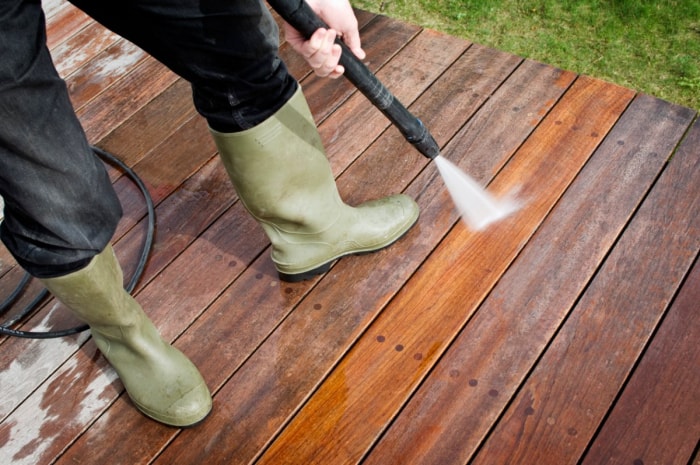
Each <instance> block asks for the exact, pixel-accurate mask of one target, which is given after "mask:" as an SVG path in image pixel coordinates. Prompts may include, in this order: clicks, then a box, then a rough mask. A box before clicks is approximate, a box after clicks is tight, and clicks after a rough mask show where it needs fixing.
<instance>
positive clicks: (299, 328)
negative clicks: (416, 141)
mask: <svg viewBox="0 0 700 465" xmlns="http://www.w3.org/2000/svg"><path fill="white" fill-rule="evenodd" d="M478 56H480V57H481V64H482V65H484V66H485V67H487V68H488V69H493V70H499V69H500V70H502V73H503V74H502V75H501V76H498V75H496V76H493V75H491V74H489V73H483V74H480V78H481V79H482V80H484V81H487V82H489V83H491V86H492V87H493V88H495V87H497V86H498V85H499V84H500V82H501V81H502V80H503V79H504V78H505V77H506V76H507V75H508V74H509V73H510V72H511V71H512V69H513V67H514V66H516V65H517V63H518V62H519V60H518V59H512V57H511V56H509V55H507V54H503V53H500V52H496V51H493V50H492V51H490V52H489V51H487V50H483V51H482V52H481V53H480V54H478ZM494 56H495V57H496V58H494ZM477 61H478V60H477ZM503 61H505V62H508V63H510V67H506V66H504V65H503V64H502V63H503ZM493 62H500V64H499V66H496V65H494V64H493ZM487 64H488V65H490V66H487ZM477 84H482V83H481V82H480V81H478V82H477V83H475V85H477ZM434 87H435V91H440V92H449V91H450V89H449V87H448V86H444V87H443V86H434ZM484 87H485V86H484ZM431 90H432V88H431ZM465 96H468V97H469V98H470V99H471V93H470V94H462V95H461V96H460V97H459V98H463V97H465ZM459 98H457V99H455V100H453V101H452V102H451V103H452V104H456V105H458V106H461V102H460V101H459ZM483 98H484V99H485V98H486V96H484V97H483ZM440 111H442V109H441V108H434V109H433V112H436V113H437V112H440ZM452 124H453V127H454V129H455V130H458V129H459V127H460V124H459V122H453V123H452ZM380 140H381V139H380ZM388 141H390V142H391V143H392V144H394V143H398V144H400V145H403V144H404V143H405V141H403V140H401V141H398V140H395V139H393V138H391V139H388ZM385 142H387V141H383V140H382V141H381V143H378V144H376V146H377V148H376V150H377V151H379V150H381V151H386V152H388V153H395V150H396V148H397V147H396V146H395V145H392V144H389V145H386V144H385ZM366 156H367V155H366ZM363 158H364V157H363ZM419 158H422V157H421V156H420V155H412V157H411V160H417V161H418V162H419V163H423V161H422V160H420V159H419ZM358 168H359V165H358V164H357V163H355V164H353V166H352V168H351V169H350V170H349V171H347V172H346V173H344V174H343V175H342V176H341V177H340V179H339V186H340V188H341V190H345V189H344V188H343V185H344V184H345V183H346V182H348V181H350V180H354V179H356V178H358V177H361V178H369V179H370V180H372V179H374V182H378V183H380V179H381V178H376V177H374V178H373V176H375V173H376V172H378V170H377V169H376V167H373V170H372V171H371V172H367V171H366V170H365V169H362V170H359V171H357V172H356V171H355V170H356V169H358ZM410 179H411V177H409V178H403V177H398V176H392V177H390V178H389V179H382V180H381V183H384V184H383V185H384V188H385V189H390V190H395V189H396V188H398V190H401V186H400V183H406V182H408V181H409V180H410ZM376 188H377V187H374V188H373V189H376ZM370 194H371V193H370ZM356 195H357V193H356ZM446 214H447V215H449V212H447V213H446ZM444 231H445V230H444V229H443V230H442V232H439V231H438V232H437V234H438V236H437V237H435V236H433V237H432V239H431V240H439V237H442V234H444ZM409 236H413V237H415V233H413V234H409ZM409 236H407V238H406V239H408V237H409ZM423 239H424V238H419V241H423ZM408 244H409V243H408V242H407V241H402V242H401V243H400V244H396V245H394V246H393V247H392V248H391V249H389V250H388V251H386V252H380V253H377V254H373V255H370V256H365V257H361V258H360V259H359V260H354V259H353V258H352V257H348V258H345V259H343V260H341V261H340V262H339V263H338V264H337V265H336V266H335V267H334V269H333V272H332V274H331V275H329V276H327V277H325V278H324V279H323V280H321V281H320V282H319V283H318V285H317V286H316V287H315V288H314V289H313V291H312V292H311V293H310V294H308V295H307V296H306V297H305V299H304V300H303V301H302V302H301V303H300V304H299V305H298V306H297V308H296V309H294V311H293V312H292V313H291V314H290V315H289V316H288V317H287V318H286V319H285V320H284V321H283V322H282V323H281V325H280V326H279V327H278V328H277V329H275V330H274V333H272V335H270V337H268V338H267V339H266V340H265V343H264V344H263V345H262V346H261V347H260V348H259V349H258V350H257V351H256V352H255V353H254V354H252V356H251V357H250V358H249V359H248V360H246V362H245V364H244V365H243V366H242V367H241V368H239V369H238V371H236V372H235V374H234V375H233V377H231V378H230V379H229V380H228V381H227V383H226V385H224V386H223V387H222V388H221V390H220V391H219V392H218V393H217V396H216V399H225V401H221V402H217V404H216V407H217V408H216V409H215V411H214V412H213V413H212V416H211V418H210V419H209V420H208V421H207V422H206V423H205V424H203V425H201V426H200V427H199V428H197V429H196V430H187V431H183V432H182V433H181V434H180V435H179V436H178V438H177V439H176V440H175V441H173V442H172V443H171V444H170V445H169V446H168V448H167V449H166V451H165V452H164V453H163V454H162V455H161V456H159V458H158V460H157V462H160V463H171V462H172V461H173V460H189V459H192V460H206V461H212V462H217V461H225V462H230V463H247V462H248V461H249V460H251V459H253V458H254V457H255V456H256V455H257V454H259V453H260V450H261V448H262V447H264V446H265V444H266V443H267V442H268V441H269V440H270V439H271V438H272V437H274V435H275V432H276V429H277V428H279V427H280V426H281V425H283V424H284V422H285V421H286V420H287V418H288V416H289V415H290V414H291V413H292V412H293V411H294V410H295V409H296V408H298V405H299V403H300V402H303V400H304V398H305V397H306V396H307V395H309V393H310V392H313V389H314V386H315V385H316V383H317V382H318V379H319V378H321V377H322V376H323V374H324V373H326V372H327V371H328V369H329V367H331V366H332V365H333V364H334V363H335V361H336V360H337V358H338V357H339V356H341V355H342V353H343V352H344V350H345V348H346V347H347V345H348V344H351V343H352V341H353V340H354V339H355V338H356V337H357V334H358V333H360V332H362V329H363V326H364V325H366V324H367V322H368V321H370V320H371V319H372V318H373V316H374V315H375V314H376V312H377V311H378V309H381V308H382V307H383V306H384V305H385V304H386V302H387V299H389V298H390V297H391V295H392V294H394V293H395V292H396V291H397V290H398V289H399V288H400V287H401V285H402V283H403V282H404V281H405V279H406V278H407V277H408V276H410V274H411V273H412V272H413V270H414V269H415V267H416V266H418V265H419V264H420V263H421V262H422V260H423V259H424V257H425V254H427V253H429V252H430V250H431V249H432V248H433V246H434V243H433V244H428V247H423V248H422V249H421V250H418V249H417V248H415V249H407V246H408ZM414 250H416V252H415V255H414ZM408 255H411V257H410V259H409V257H408ZM397 256H401V257H404V259H403V260H402V261H400V262H397V261H396V257H397ZM392 257H393V259H392ZM397 265H398V266H397ZM251 271H252V270H251ZM260 279H261V280H262V283H261V285H263V286H266V287H267V286H269V285H271V282H270V278H269V277H267V276H266V275H261V276H260ZM338 280H340V281H348V282H352V283H353V284H354V285H355V286H357V287H358V288H359V287H362V288H363V291H362V292H359V291H357V290H354V291H350V292H353V295H356V296H357V298H356V299H352V301H348V299H347V293H348V292H349V291H348V289H347V288H346V287H345V286H338ZM275 281H276V280H275V279H274V278H272V282H275ZM268 283H269V284H268ZM290 288H293V287H290ZM247 292H250V290H248V291H247ZM246 295H247V294H246V293H244V294H242V295H241V296H240V297H239V301H247V297H246ZM267 299H275V300H276V299H278V297H275V296H274V293H273V296H271V297H267V298H266V299H265V300H264V301H262V302H258V306H261V307H262V308H261V309H260V310H261V311H262V310H266V309H267V308H268V307H267ZM275 300H273V302H274V301H275ZM256 308H257V307H256ZM229 311H233V309H231V310H229ZM238 311H248V310H246V308H244V309H240V310H237V311H236V313H237V312H238ZM236 313H233V314H232V315H235V314H236ZM225 315H227V313H224V315H219V317H220V318H225ZM212 316H213V315H212ZM253 317H254V318H255V320H254V321H256V322H257V323H256V324H254V325H252V326H251V327H253V328H257V326H258V325H259V324H261V323H260V322H262V321H266V319H265V317H264V315H261V314H259V313H258V311H256V312H255V315H251V316H249V317H247V318H253ZM273 323H274V322H273ZM218 324H220V325H222V326H224V327H225V326H226V324H225V323H224V322H222V321H219V322H218ZM273 329H274V327H273ZM241 337H245V336H243V335H241ZM300 341H303V343H302V342H300ZM221 343H222V344H226V343H228V342H224V341H222V342H221ZM222 355H224V354H222ZM193 358H194V360H195V362H196V363H197V364H198V365H199V364H200V363H201V364H209V365H211V364H215V367H214V368H213V369H210V368H206V369H205V370H206V372H210V373H213V376H216V377H220V376H222V375H223V374H225V373H220V372H221V371H222V370H221V367H222V363H224V361H225V359H224V358H223V357H221V358H219V359H217V360H213V359H212V358H211V357H210V355H209V353H205V354H202V356H201V358H200V356H198V355H194V357H193ZM280 370H282V371H283V372H284V373H285V375H284V376H283V377H280V375H279V374H280ZM251 409H254V410H255V412H256V413H255V414H252V411H251ZM261 417H265V418H267V420H266V421H265V422H260V421H259V420H258V418H261ZM229 437H236V438H239V439H238V440H237V441H234V442H232V441H228V440H226V439H225V438H229ZM209 443H216V447H214V448H207V447H206V446H205V444H209ZM192 444H202V445H203V448H193V447H192Z"/></svg>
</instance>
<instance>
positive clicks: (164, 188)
mask: <svg viewBox="0 0 700 465" xmlns="http://www.w3.org/2000/svg"><path fill="white" fill-rule="evenodd" d="M374 43H376V41H375V42H374ZM372 44H373V42H372V41H366V42H365V45H366V47H367V50H368V51H370V52H371V51H372V50H373V49H374V48H373V45H372ZM153 63H155V62H153ZM155 66H158V65H155ZM129 76H131V74H130V75H129ZM180 96H181V94H179V93H177V92H176V93H173V95H172V96H171V97H172V98H175V99H176V98H179V97H180ZM100 98H101V99H102V98H106V97H105V96H102V97H100ZM108 101H109V100H108ZM155 103H165V102H163V101H158V102H155ZM166 105H167V103H166ZM143 108H144V109H142V110H139V112H137V113H136V121H139V120H141V119H143V118H148V117H149V116H150V115H151V114H152V111H153V110H149V108H152V105H147V106H146V107H143ZM198 118H199V117H194V118H192V119H190V121H189V122H188V123H187V125H186V126H183V128H180V129H179V130H178V131H177V133H175V134H173V136H172V137H171V138H170V139H168V140H165V141H163V142H162V143H161V144H160V146H158V147H154V148H153V149H151V150H152V151H153V152H154V153H155V155H153V156H148V157H147V159H148V161H145V162H144V164H143V165H141V164H137V165H136V166H132V167H133V168H134V170H135V171H136V172H137V173H138V174H139V175H140V176H141V177H142V178H143V180H144V182H145V183H146V184H147V186H149V188H150V191H151V195H152V197H153V200H154V202H155V203H156V205H158V203H159V202H160V201H161V200H162V199H163V198H164V197H165V196H166V195H169V194H170V192H172V190H173V189H175V188H176V187H177V186H179V185H180V183H181V182H182V181H183V180H184V179H186V178H187V177H188V176H189V173H190V172H192V167H191V166H192V165H191V163H192V162H194V163H195V164H196V165H197V166H198V165H200V164H201V163H202V161H201V160H198V157H199V155H200V154H203V155H204V156H205V159H206V158H209V157H211V155H213V152H214V149H213V142H212V140H211V138H210V137H209V135H208V133H207V132H206V130H205V129H204V128H203V127H202V125H203V124H204V123H203V121H202V120H201V119H198ZM105 127H109V125H106V126H105ZM125 127H126V130H129V129H132V128H133V126H132V125H130V124H126V125H125ZM158 142H160V141H159V140H157V139H156V140H152V139H151V140H150V141H149V142H148V144H149V145H148V146H151V145H152V144H154V143H158ZM144 143H145V142H144ZM148 146H144V145H143V144H141V147H142V148H143V149H144V150H146V149H147V147H148ZM208 147H210V148H211V149H209V148H208ZM114 150H115V151H116V152H117V153H119V147H118V146H114ZM192 154H197V156H198V157H193V156H192ZM183 161H185V162H187V163H188V164H189V165H188V166H190V168H186V167H183V165H182V162H183ZM166 168H167V169H166ZM163 170H165V171H166V172H168V173H170V174H171V175H172V176H174V177H172V176H168V177H164V171H163ZM218 179H221V178H218ZM212 181H215V179H212ZM219 185H220V186H221V185H223V186H225V188H226V189H230V186H229V184H228V182H227V181H224V183H223V184H219ZM211 186H216V184H212V185H211ZM115 187H116V188H117V191H118V193H119V194H120V200H121V201H122V204H123V206H124V209H125V217H124V219H123V220H122V222H120V225H119V229H118V232H117V234H116V237H120V236H121V235H122V234H124V233H125V232H126V231H127V230H129V229H130V228H132V227H133V225H134V223H135V222H136V221H140V220H141V219H142V217H143V215H144V213H145V209H144V205H143V200H142V198H141V193H140V192H139V191H138V190H136V189H135V187H134V186H133V185H132V184H131V182H130V181H129V180H126V179H120V180H119V181H117V185H116V186H115ZM188 192H189V191H188V189H187V188H185V190H184V191H183V194H187V193H188ZM228 192H231V191H230V190H229V191H228ZM198 195H199V196H200V197H201V198H202V199H205V198H207V197H209V198H210V199H214V198H215V196H213V195H212V193H211V192H207V191H206V190H204V191H203V192H200V193H199V194H198ZM229 195H231V194H229ZM178 198H179V197H175V200H177V199H178ZM233 199H234V197H230V201H232V200H233ZM180 200H182V198H180ZM175 204H176V202H173V203H171V204H170V205H175ZM205 205H211V206H217V208H218V207H225V206H226V205H228V204H227V203H225V202H219V203H218V204H217V203H216V202H213V203H210V204H205ZM162 208H167V207H161V208H157V217H158V224H159V231H170V232H174V231H179V232H180V233H179V234H178V235H176V236H174V237H171V238H170V240H168V242H167V244H166V243H161V242H162V239H159V236H158V235H157V236H156V242H155V244H154V247H155V248H157V249H159V250H162V251H166V249H167V251H168V252H169V253H168V254H164V253H161V254H153V255H152V256H151V257H150V259H149V261H148V265H147V268H146V270H145V273H144V277H143V278H142V284H141V286H142V285H143V283H144V282H147V280H148V279H149V276H153V275H152V274H151V272H152V273H154V274H155V273H157V272H158V270H160V269H162V267H163V266H165V265H166V264H167V263H168V262H169V261H170V260H172V258H173V256H174V255H173V254H177V253H179V250H178V249H177V247H178V246H179V247H186V246H187V243H186V242H183V240H182V239H184V238H189V240H190V241H191V240H192V238H194V237H196V235H197V234H198V233H199V232H201V230H200V231H199V232H198V231H191V230H190V231H191V232H189V233H187V234H185V233H184V231H183V227H182V226H181V225H195V224H198V223H197V222H195V221H193V218H188V220H187V221H184V220H182V219H176V220H175V221H173V222H172V223H170V224H171V226H169V225H168V224H167V223H164V214H163V212H162ZM193 208H194V207H193ZM174 209H175V210H177V207H174ZM193 211H197V212H199V213H202V214H205V215H206V214H207V213H206V212H207V211H208V210H207V209H206V208H203V207H196V209H195V210H193ZM166 218H167V217H166ZM141 231H142V229H140V230H138V231H136V233H135V234H134V236H135V237H137V238H139V237H140V235H141V234H142V232H141ZM173 239H174V240H173ZM140 244H141V241H140V240H138V241H135V242H133V243H132V242H129V246H128V247H129V252H128V256H129V257H136V255H137V252H138V251H137V250H135V249H136V248H138V247H140ZM161 257H162V258H161ZM122 263H124V268H125V274H126V275H127V276H129V275H131V271H132V270H131V269H130V267H129V266H128V264H129V263H134V261H133V260H131V261H124V260H122ZM37 325H39V326H38V327H37ZM75 325H76V321H75V319H73V318H72V316H70V315H69V314H68V312H66V311H65V310H63V311H62V312H61V311H59V312H57V311H56V308H54V307H49V308H47V309H46V310H45V311H43V312H40V314H39V315H38V316H37V317H36V318H34V319H32V320H30V321H29V322H28V324H27V328H29V329H31V328H32V327H37V328H47V327H48V328H50V327H54V328H64V327H72V326H75ZM25 329H26V328H25ZM36 330H41V329H36ZM82 342H83V340H82V339H81V343H82ZM23 347H24V345H23V343H22V341H18V340H14V341H13V343H12V348H5V349H6V350H7V352H5V355H7V358H6V359H4V360H6V361H7V363H10V360H14V359H15V358H16V357H20V354H21V353H22V351H23ZM76 349H77V346H70V348H66V350H63V351H61V350H56V351H53V352H50V351H49V352H44V351H42V352H40V353H39V354H38V355H37V357H36V358H35V360H36V364H37V365H39V367H40V368H39V367H37V368H36V369H35V370H34V373H36V374H37V376H38V377H39V378H40V379H44V378H45V377H46V376H47V375H48V374H50V371H49V372H47V371H46V368H47V367H50V366H56V364H58V363H60V362H59V360H65V358H63V357H67V356H69V355H70V354H71V353H73V352H74V351H75V350H76ZM47 357H48V358H49V359H51V358H54V359H55V360H53V362H51V361H49V360H47ZM27 369H31V368H30V367H27ZM35 381H36V379H35ZM29 392H31V386H30V385H29V383H22V385H21V386H20V387H19V388H17V389H15V390H14V391H13V394H12V395H9V394H8V395H7V397H9V398H11V399H13V401H12V403H9V404H8V408H10V406H11V405H17V403H18V402H20V401H21V399H23V396H24V395H26V394H27V393H29ZM12 408H13V407H12ZM10 411H11V408H10Z"/></svg>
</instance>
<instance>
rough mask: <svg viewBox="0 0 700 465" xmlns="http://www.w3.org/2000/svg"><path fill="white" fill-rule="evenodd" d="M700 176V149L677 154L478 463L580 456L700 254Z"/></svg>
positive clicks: (570, 459) (571, 459)
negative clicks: (699, 193) (699, 190)
mask: <svg viewBox="0 0 700 465" xmlns="http://www.w3.org/2000/svg"><path fill="white" fill-rule="evenodd" d="M686 111H687V112H688V113H690V110H687V109H686ZM698 185H700V157H697V155H696V154H694V155H693V156H690V154H688V153H687V152H686V153H685V154H682V153H681V154H679V153H677V154H676V155H675V156H674V157H673V158H672V159H671V162H670V164H669V165H668V166H667V167H666V169H665V170H664V172H663V173H662V175H661V177H660V179H659V180H658V182H657V183H656V184H655V185H654V188H653V190H652V191H651V193H650V194H649V195H648V196H647V198H646V199H645V201H644V203H643V204H642V206H641V207H640V210H639V211H638V212H637V213H636V214H635V216H634V217H633V219H632V222H631V223H630V225H629V226H628V227H627V228H626V230H625V232H624V234H623V235H622V237H621V238H620V240H619V241H618V242H617V244H616V245H615V247H614V248H613V250H612V251H611V253H610V255H609V256H608V257H607V259H606V260H605V262H604V264H603V266H602V268H601V269H600V271H599V272H598V274H597V275H596V278H595V279H594V280H593V282H592V283H591V285H590V286H589V287H588V289H587V290H586V292H585V294H584V295H583V296H582V298H581V300H580V301H579V302H578V304H577V305H576V307H575V308H574V310H573V311H572V313H571V315H570V316H569V318H568V319H567V320H566V323H565V324H564V326H563V327H562V329H561V330H560V331H559V332H558V333H557V336H556V338H555V339H554V341H553V342H552V344H551V345H550V346H549V347H548V349H547V351H546V352H545V354H544V355H543V357H542V358H541V360H540V361H539V362H538V364H537V366H536V367H535V369H534V371H533V373H532V374H531V375H530V376H529V378H528V379H527V381H526V382H525V383H524V384H523V385H522V386H521V388H520V391H519V393H518V395H517V396H516V397H515V398H514V399H513V401H512V403H511V405H510V407H509V408H508V410H507V411H506V413H505V415H504V417H503V418H501V420H500V421H499V423H498V425H497V427H496V428H495V430H494V431H493V433H492V434H491V435H490V436H489V437H488V439H487V441H486V442H485V444H484V446H483V447H482V449H480V451H479V453H478V455H477V456H476V460H475V461H474V463H475V464H494V463H514V462H521V463H542V462H543V461H545V460H547V461H553V462H555V463H559V464H566V463H576V462H577V461H578V460H579V458H580V456H581V455H582V454H583V453H584V451H585V448H586V446H587V444H588V442H589V441H590V440H591V438H592V437H593V434H594V433H595V431H596V429H597V428H598V427H599V425H600V423H601V422H602V421H603V420H604V417H605V415H606V413H607V412H608V410H609V408H610V406H611V404H612V403H613V402H614V400H615V398H616V396H617V393H618V392H619V391H620V389H621V388H622V387H623V384H624V382H625V381H626V378H627V376H628V375H629V373H630V371H631V370H632V369H633V367H634V365H635V363H636V361H637V359H638V358H639V356H640V355H641V353H642V350H643V348H644V346H645V345H646V344H647V342H648V341H649V338H650V337H651V336H652V334H653V332H654V330H655V328H656V326H657V325H658V323H659V320H660V318H661V317H662V316H663V313H664V311H665V310H666V308H667V306H668V305H669V303H670V300H671V299H672V298H673V296H674V294H675V292H676V290H677V289H678V286H679V285H680V284H681V280H682V278H683V277H684V276H685V274H686V272H687V270H688V269H689V268H690V266H691V264H692V262H693V260H694V259H695V257H696V255H697V254H698V249H700V216H699V215H688V212H693V211H698V210H699V209H700V198H698V196H697V195H695V193H694V189H695V188H696V186H698ZM660 212H663V213H662V214H661V213H660ZM659 250H663V253H661V254H660V253H658V251H659ZM650 283H653V285H650ZM553 422H554V423H553Z"/></svg>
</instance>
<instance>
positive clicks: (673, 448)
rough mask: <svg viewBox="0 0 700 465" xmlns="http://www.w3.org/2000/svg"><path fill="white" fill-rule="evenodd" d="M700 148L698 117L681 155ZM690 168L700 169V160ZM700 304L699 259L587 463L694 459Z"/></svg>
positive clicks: (698, 425)
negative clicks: (699, 167) (699, 162)
mask: <svg viewBox="0 0 700 465" xmlns="http://www.w3.org/2000/svg"><path fill="white" fill-rule="evenodd" d="M698 147H700V124H699V123H698V122H697V121H696V123H695V125H694V127H693V129H692V131H691V132H690V134H689V135H688V137H687V138H686V139H685V141H684V142H683V145H682V146H681V148H680V149H679V151H678V153H677V154H676V155H675V157H677V158H681V159H688V158H689V159H691V160H692V159H693V158H694V159H695V160H696V161H697V159H698V155H700V151H699V150H698ZM688 169H689V170H697V164H696V165H695V167H689V168H688ZM695 202H696V203H697V195H696V196H695ZM689 211H690V210H689ZM699 306H700V262H699V261H698V260H697V259H696V261H695V265H694V266H693V269H692V270H691V271H690V273H689V275H688V276H687V277H686V278H685V282H684V283H683V286H682V288H681V290H680V291H679V293H678V296H676V297H675V299H674V301H673V304H672V305H671V308H670V309H669V310H668V312H667V313H666V315H665V316H664V317H663V321H662V323H661V325H660V328H659V330H658V333H657V334H656V335H655V336H654V338H653V340H652V341H651V343H650V345H649V347H648V348H647V349H646V351H645V353H644V357H643V358H642V361H641V363H640V364H639V367H637V368H636V369H635V371H634V373H633V374H632V377H631V379H630V381H629V382H628V383H627V385H626V386H625V387H624V390H623V391H622V395H621V397H620V398H619V399H618V400H617V401H616V402H615V405H614V407H613V408H612V412H611V413H610V416H609V417H608V418H607V419H606V421H605V423H604V425H603V427H602V429H601V431H600V433H598V434H597V436H596V438H595V440H594V442H593V444H592V446H591V448H590V450H589V451H588V452H587V453H586V456H585V459H584V460H583V462H582V463H583V464H584V465H593V464H598V463H610V464H618V463H619V464H629V463H635V462H636V463H688V464H692V463H693V462H691V460H692V458H691V457H692V454H693V449H694V448H695V447H697V445H698V432H700V392H699V391H698V390H691V391H690V392H689V391H688V390H687V386H698V385H700V370H698V361H700V344H698V343H697V341H698V340H700V319H698V317H697V312H698V307H699ZM649 425H654V427H653V428H650V427H649Z"/></svg>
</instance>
